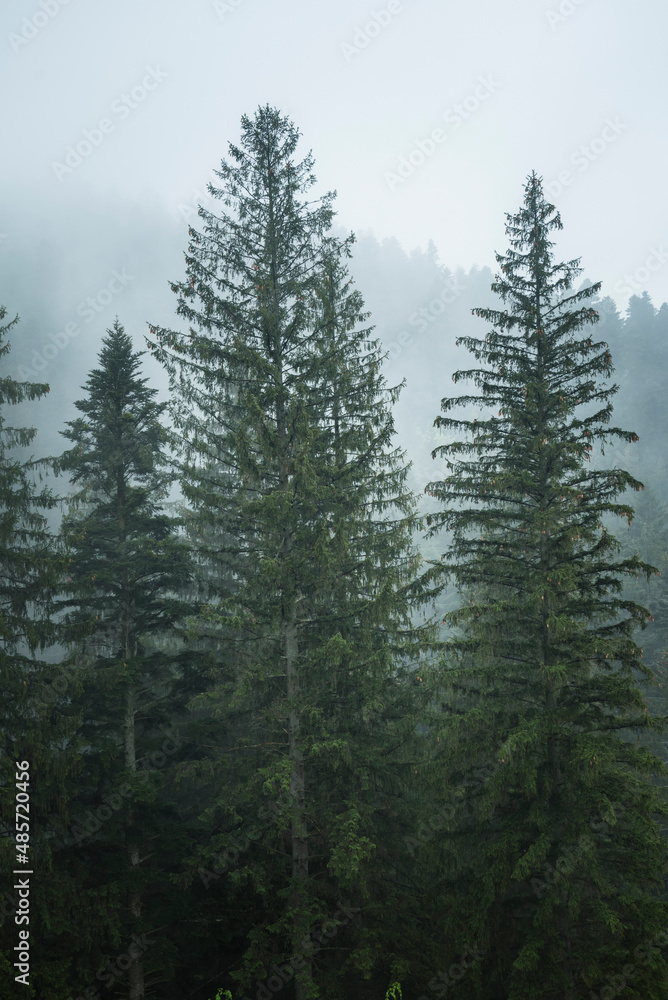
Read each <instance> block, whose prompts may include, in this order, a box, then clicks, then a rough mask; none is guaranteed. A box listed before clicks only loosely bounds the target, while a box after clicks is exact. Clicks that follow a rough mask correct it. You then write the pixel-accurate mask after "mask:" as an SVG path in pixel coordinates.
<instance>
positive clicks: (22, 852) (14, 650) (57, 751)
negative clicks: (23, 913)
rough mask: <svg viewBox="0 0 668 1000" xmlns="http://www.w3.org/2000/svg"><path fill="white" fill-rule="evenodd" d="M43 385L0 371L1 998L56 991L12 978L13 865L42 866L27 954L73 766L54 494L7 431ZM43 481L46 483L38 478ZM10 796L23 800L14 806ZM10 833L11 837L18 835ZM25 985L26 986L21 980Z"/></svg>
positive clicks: (45, 906) (47, 888)
mask: <svg viewBox="0 0 668 1000" xmlns="http://www.w3.org/2000/svg"><path fill="white" fill-rule="evenodd" d="M6 315H7V311H6V309H5V308H4V307H2V306H0V362H1V363H2V366H3V369H4V368H5V365H6V359H7V356H8V354H9V352H10V350H11V345H10V343H9V341H8V339H7V335H8V333H9V331H10V330H11V329H12V328H13V327H14V325H15V324H16V323H17V321H18V317H17V318H16V319H14V320H11V321H9V322H3V321H4V320H5V317H6ZM48 391H49V386H48V385H43V384H35V383H30V382H17V381H16V380H15V379H13V378H12V377H11V376H10V375H8V374H6V369H5V370H4V371H3V372H2V374H1V376H0V678H1V680H2V699H1V700H2V708H1V710H0V740H1V742H2V751H3V752H2V763H1V765H0V787H1V788H2V816H3V829H2V840H1V842H0V843H1V862H2V870H3V879H2V906H1V911H0V927H2V931H1V937H0V940H1V941H2V955H1V956H0V996H1V997H3V998H5V997H7V998H9V997H14V996H16V994H17V990H19V989H20V990H22V991H23V992H24V995H25V996H27V997H31V996H34V995H37V994H35V992H34V990H37V991H38V992H41V993H42V995H46V993H47V992H49V991H51V990H57V989H59V988H62V987H63V986H64V984H65V981H64V979H63V972H64V970H63V966H62V963H58V962H52V963H51V964H48V963H45V962H44V960H43V956H37V957H36V958H35V959H34V960H31V962H30V963H29V965H30V975H29V976H28V977H27V980H23V981H20V982H19V983H17V982H16V980H15V977H16V976H17V975H19V974H20V972H22V971H23V970H19V969H18V968H16V967H15V966H14V963H15V962H16V960H17V958H16V955H17V953H16V951H15V947H16V945H17V943H18V938H17V930H18V926H17V925H16V924H15V923H14V916H13V914H14V910H15V905H16V900H17V897H16V893H15V892H14V889H13V886H14V885H15V884H16V876H13V875H12V874H11V872H12V871H14V870H16V869H20V870H23V871H26V872H29V871H35V872H39V876H40V877H39V878H33V877H32V876H30V877H29V878H28V880H29V881H30V883H31V885H30V890H31V892H30V902H31V908H30V924H25V923H21V925H20V927H21V928H22V929H24V930H29V931H30V942H31V944H32V946H33V947H32V949H31V953H32V954H34V951H35V945H36V943H37V940H44V939H45V937H46V930H47V929H48V928H49V926H50V925H51V922H52V921H55V920H56V914H55V912H54V911H55V910H57V905H54V904H56V898H55V897H54V894H53V893H52V891H51V886H52V880H53V870H52V856H51V843H52V838H53V835H54V832H55V831H57V830H58V828H59V825H62V824H63V822H64V810H65V809H66V802H67V794H68V788H69V784H70V776H71V774H72V771H73V769H74V766H75V762H74V756H73V754H74V751H75V750H76V740H75V739H74V736H73V732H74V727H75V722H76V719H75V718H74V717H73V715H72V713H71V712H69V711H68V709H67V707H66V706H63V704H62V703H61V702H60V700H59V699H58V697H57V696H56V697H55V698H51V697H49V695H50V693H51V681H52V679H53V678H52V668H51V667H50V665H49V664H48V662H46V661H45V659H44V657H45V655H47V651H50V647H52V646H53V644H54V643H55V641H56V636H57V632H56V628H55V625H54V623H53V620H52V617H51V613H52V608H53V597H54V589H55V586H56V584H57V581H58V576H59V573H60V572H61V571H62V562H61V560H60V557H59V552H58V546H57V544H56V542H55V539H54V537H53V535H52V533H51V531H50V530H49V528H48V520H47V519H48V515H49V511H50V510H52V509H53V508H54V506H55V505H56V502H57V500H56V498H55V497H54V495H53V493H52V491H51V490H50V489H49V488H47V487H46V486H44V485H42V484H41V483H40V479H41V477H42V476H44V475H45V474H46V473H47V471H48V463H46V462H45V461H44V460H34V459H33V458H32V457H30V455H29V451H30V448H31V445H32V443H33V441H34V439H35V435H36V430H35V428H26V427H14V426H12V424H11V423H10V422H9V418H8V415H7V408H8V407H10V406H19V405H20V404H22V403H28V402H33V401H37V400H39V399H41V398H42V397H43V396H44V395H45V394H46V393H47V392H48ZM42 482H43V481H42ZM17 782H19V784H18V785H17ZM17 802H18V803H20V805H17ZM15 837H16V840H15ZM27 982H28V983H29V985H26V983H27Z"/></svg>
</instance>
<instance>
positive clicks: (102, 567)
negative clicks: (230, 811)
mask: <svg viewBox="0 0 668 1000" xmlns="http://www.w3.org/2000/svg"><path fill="white" fill-rule="evenodd" d="M99 362H100V367H99V368H97V369H95V370H94V371H92V372H91V373H90V376H89V378H88V381H87V382H86V385H85V386H84V390H85V392H86V396H85V398H83V399H81V400H78V401H77V403H76V404H75V405H76V407H77V409H78V410H79V412H80V413H81V414H82V415H81V416H80V417H78V418H77V419H76V420H74V421H72V422H70V423H69V424H68V425H67V430H66V431H64V432H63V433H64V435H65V437H67V438H68V439H69V440H70V441H71V442H72V444H73V447H72V448H71V449H70V450H69V451H67V452H66V453H65V454H64V455H63V456H62V458H61V459H60V467H61V469H62V470H64V471H66V472H68V473H69V475H70V480H71V483H72V484H73V486H75V487H76V493H75V494H74V495H73V497H72V498H71V499H70V504H69V510H68V513H67V515H66V516H65V518H64V521H63V525H62V531H61V537H62V541H63V544H64V546H65V547H66V553H67V571H66V572H67V575H66V577H65V578H64V580H63V581H62V584H61V589H62V596H61V599H60V602H59V607H60V613H61V620H60V627H61V630H62V634H63V640H64V641H65V642H66V643H67V644H68V645H69V646H70V648H71V655H70V656H69V657H68V659H67V660H66V661H65V663H64V664H63V667H62V669H63V670H64V672H65V673H66V675H67V676H69V677H72V678H73V679H75V681H76V683H77V684H78V686H79V689H80V693H79V694H78V695H77V699H76V700H77V704H78V706H79V709H80V713H81V726H80V740H81V742H82V743H83V757H82V763H81V775H80V778H79V782H78V790H77V795H76V798H75V800H74V802H73V803H72V822H71V825H70V829H69V837H68V839H67V840H66V841H65V843H64V845H63V846H62V847H61V851H60V855H59V860H60V863H61V865H62V869H63V870H64V871H65V872H67V874H68V875H69V877H70V879H71V880H72V883H73V884H74V885H76V886H77V887H78V892H77V893H76V896H75V895H73V896H72V898H71V903H70V905H71V913H70V920H71V924H70V928H69V937H68V934H63V935H62V937H61V940H60V941H59V946H60V948H61V949H62V950H63V951H64V952H65V953H67V952H68V950H69V953H70V954H71V956H72V959H73V964H72V972H71V976H72V978H71V983H72V987H73V988H74V982H76V981H78V982H79V983H80V988H81V989H84V988H85V987H86V986H88V985H89V984H90V983H91V982H95V981H96V975H97V972H98V970H99V969H100V968H104V967H105V966H106V964H107V962H108V961H109V960H110V959H111V960H113V959H114V957H115V956H116V955H118V954H124V953H129V954H130V955H131V957H132V959H133V961H132V962H131V964H130V966H129V968H128V969H127V971H121V972H120V973H119V974H118V976H113V977H112V982H113V983H114V984H115V985H116V987H117V986H118V985H120V982H127V983H128V986H127V987H126V989H127V990H128V996H129V997H130V1000H140V998H141V997H143V995H144V988H145V981H146V982H147V983H148V984H149V985H151V986H152V985H154V984H157V983H160V982H161V981H163V979H164V976H165V973H167V972H168V970H169V968H170V966H171V965H172V963H173V959H174V945H173V943H170V941H169V938H168V929H169V925H170V923H173V922H175V921H176V920H177V918H178V909H179V904H178V901H177V897H176V894H175V890H174V889H173V887H172V886H171V883H170V882H169V879H168V872H169V870H170V867H171V868H172V869H176V868H177V867H178V864H179V862H180V859H181V851H183V850H185V847H184V833H185V831H184V830H183V829H182V826H181V825H180V822H179V811H178V808H177V800H176V794H175V791H174V788H173V785H172V782H173V774H174V769H173V765H174V762H175V761H176V760H178V759H179V757H180V756H181V755H182V742H183V741H182V739H181V737H180V736H179V726H180V724H181V723H182V721H183V717H184V714H185V701H186V700H187V698H188V697H190V696H192V694H193V693H195V692H196V691H197V688H196V687H193V684H194V683H196V678H195V677H193V676H192V667H193V664H192V662H191V661H192V656H191V655H190V654H189V653H188V652H187V650H186V649H185V647H184V645H183V642H182V641H181V642H179V639H178V623H179V621H180V620H181V619H183V618H184V617H185V615H186V614H188V613H189V612H192V610H193V608H192V606H191V605H190V604H188V603H186V602H185V601H184V600H183V599H182V597H181V591H182V590H183V588H184V587H185V586H186V585H187V584H188V582H189V580H190V575H191V568H190V562H189V557H188V551H187V548H186V546H185V545H184V543H183V540H182V539H180V538H179V537H178V535H177V532H176V523H175V522H174V521H173V520H171V519H170V518H169V517H168V516H167V514H166V513H165V511H164V509H163V506H162V505H163V502H164V498H165V495H166V492H167V487H168V485H169V481H170V480H169V475H168V473H167V472H166V470H165V465H166V460H165V457H164V445H165V438H166V435H165V431H164V429H163V427H162V426H161V423H160V414H161V412H162V410H163V409H164V405H159V404H158V403H156V401H155V395H156V390H155V389H152V388H150V387H149V386H148V384H147V379H145V378H141V377H140V375H139V367H140V354H138V353H136V352H134V351H133V349H132V342H131V340H130V338H129V336H128V335H127V334H126V333H125V332H124V330H123V328H122V326H121V325H120V324H119V322H118V321H116V322H115V323H114V326H113V328H112V329H111V330H109V331H108V335H107V336H106V337H105V339H104V340H103V347H102V351H101V352H100V356H99ZM170 633H171V635H170ZM167 639H169V640H170V641H169V642H167ZM174 640H176V641H174ZM185 840H186V841H187V837H186V838H185ZM82 923H83V925H84V927H85V932H84V933H82V931H81V925H82ZM155 928H160V929H159V930H154V929H155ZM166 929H167V930H166ZM132 935H138V936H139V937H140V938H142V936H143V935H147V937H146V940H145V941H143V947H142V949H141V950H140V953H139V954H137V955H135V954H132V952H129V949H130V946H131V943H132ZM135 950H136V949H135ZM104 978H105V977H103V979H104Z"/></svg>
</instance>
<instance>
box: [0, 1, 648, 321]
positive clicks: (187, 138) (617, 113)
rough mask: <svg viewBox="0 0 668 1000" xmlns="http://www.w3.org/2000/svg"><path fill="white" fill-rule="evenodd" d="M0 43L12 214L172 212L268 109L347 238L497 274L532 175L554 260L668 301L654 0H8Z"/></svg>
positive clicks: (622, 296)
mask: <svg viewBox="0 0 668 1000" xmlns="http://www.w3.org/2000/svg"><path fill="white" fill-rule="evenodd" d="M0 45H2V49H1V51H2V61H1V65H2V69H1V74H0V93H1V94H2V133H1V134H2V148H3V154H4V155H3V156H2V160H1V163H0V171H1V173H2V191H3V195H4V198H3V200H4V199H8V200H9V201H10V202H11V203H13V204H14V205H15V206H17V205H18V207H19V208H22V212H23V213H25V217H26V220H27V219H28V218H29V217H32V218H33V219H34V216H35V214H38V215H40V216H41V217H43V218H45V222H46V220H47V218H48V215H49V212H50V211H52V210H53V211H54V212H55V211H57V206H58V204H59V203H60V204H61V205H62V204H65V203H67V204H68V205H72V204H74V205H76V199H77V196H78V194H79V193H81V195H82V196H83V194H84V193H86V194H87V195H89V194H90V193H91V192H93V193H94V194H95V196H98V195H99V196H102V197H103V198H104V199H105V200H109V199H110V198H111V199H112V200H113V197H115V196H116V195H121V196H130V197H139V198H149V197H150V198H151V200H156V201H158V202H159V203H160V204H161V205H162V207H163V208H164V210H165V212H168V213H172V214H175V213H178V210H179V205H182V204H184V203H186V204H187V203H189V202H193V199H194V200H195V201H197V195H196V193H195V192H196V191H197V190H198V189H199V190H202V191H203V190H204V184H205V183H206V181H207V180H208V179H209V177H210V175H211V170H212V168H214V167H215V166H217V165H218V163H219V161H220V158H221V156H223V155H225V154H226V149H227V142H228V141H229V140H232V141H237V140H238V137H239V131H240V129H239V119H240V117H241V115H242V114H243V113H248V114H251V115H252V114H253V112H254V110H255V109H256V107H257V105H258V104H260V103H262V104H264V103H267V102H268V103H270V104H273V105H275V106H277V107H279V108H280V109H281V110H282V111H284V112H285V113H287V114H289V115H290V116H291V117H292V118H293V120H294V121H295V122H296V123H297V125H298V127H299V128H300V130H301V132H302V134H303V137H304V139H303V142H304V150H306V149H308V148H311V149H312V150H313V153H314V156H315V159H316V173H317V176H318V180H319V182H320V184H321V187H322V189H323V190H324V189H329V188H336V189H337V191H338V199H337V205H338V212H339V221H340V222H341V223H342V224H343V225H344V226H345V227H347V228H349V229H353V230H355V231H356V232H358V233H360V232H363V231H365V230H372V231H373V232H374V233H375V234H376V236H377V237H379V238H381V239H382V238H384V237H387V236H396V237H397V238H398V239H399V240H400V241H401V243H402V245H403V246H404V248H405V249H406V250H410V249H412V248H413V247H416V246H420V247H425V246H426V244H427V241H428V240H429V239H430V238H431V239H433V241H434V242H435V244H436V246H437V248H438V251H439V256H440V259H441V261H442V262H443V263H444V264H447V265H449V266H457V265H461V266H464V267H469V266H470V265H471V264H473V263H478V264H481V265H482V264H488V265H491V266H494V258H493V251H494V250H495V249H496V250H505V247H506V244H505V238H504V228H503V222H504V218H503V214H504V212H506V211H514V210H516V208H517V207H518V206H519V203H520V201H521V196H522V184H523V182H524V179H525V176H526V175H527V173H529V172H530V171H531V170H532V169H535V170H537V171H538V172H539V173H540V174H542V175H543V177H544V179H545V182H546V184H547V185H548V192H550V194H551V196H552V200H553V201H554V202H555V204H556V205H557V206H558V208H559V209H560V211H561V213H562V219H563V222H564V227H565V228H564V233H563V236H562V239H561V240H560V243H559V249H560V254H561V256H563V257H567V256H582V258H583V265H584V267H585V271H586V275H587V277H590V278H591V279H592V280H597V279H602V280H603V281H604V283H605V284H604V289H603V291H604V293H605V292H607V293H608V294H611V295H613V297H614V298H615V299H616V300H617V301H618V303H619V304H621V305H623V304H624V303H625V300H626V299H628V295H629V294H630V292H631V290H633V291H639V290H644V289H647V290H648V291H649V292H650V294H651V295H652V298H653V299H654V301H655V304H657V305H658V304H660V303H661V302H662V301H664V300H665V299H667V298H668V257H666V254H665V253H664V251H665V250H666V249H668V199H666V197H665V190H666V178H665V172H666V164H667V163H668V150H667V148H666V146H667V144H668V129H667V128H666V125H667V112H666V108H667V106H668V105H667V101H666V84H665V72H666V65H668V58H667V56H668V52H667V48H668V8H667V7H666V5H665V4H663V3H662V2H660V0H638V2H636V3H634V4H630V3H628V2H625V0H624V2H623V0H511V2H507V3H499V2H498V0H477V2H476V0H468V2H463V0H460V2H457V3H447V2H445V3H444V2H442V0H390V2H387V0H378V2H377V3H367V2H359V0H337V2H336V3H322V2H321V3H316V2H313V0H311V2H308V3H307V2H306V0H282V2H276V0H274V2H269V0H215V2H214V0H114V2H106V3H105V2H101V0H67V2H63V0H40V2H38V0H3V3H2V7H1V9H0ZM124 95H125V96H124ZM105 119H106V129H107V131H104V130H100V123H101V122H102V121H103V120H105ZM84 130H88V131H89V133H90V135H89V137H88V140H86V137H85V133H84ZM95 130H98V131H95ZM91 135H92V138H93V140H98V144H97V145H94V146H93V147H92V148H91V147H90V146H88V147H87V145H86V143H85V142H84V144H83V145H82V146H80V150H83V151H84V154H86V150H87V149H90V152H89V153H87V154H86V155H84V156H83V157H82V158H81V162H80V163H78V164H77V162H76V158H75V157H73V156H72V155H70V158H69V163H70V164H74V166H73V167H68V164H67V162H66V155H67V147H68V146H72V147H74V148H75V149H76V146H77V144H78V143H81V142H82V140H86V141H89V140H90V138H91ZM59 164H63V165H64V167H65V168H66V169H61V167H59ZM560 178H561V179H560ZM550 185H551V186H550ZM13 218H14V216H13ZM2 222H3V220H2V216H1V215H0V233H2V234H3V236H2V237H1V238H0V241H1V242H2V243H4V244H6V250H8V251H9V250H10V248H11V236H12V234H11V233H8V232H7V231H6V229H7V227H6V226H5V227H4V229H3V225H2ZM74 228H75V226H74V223H73V230H74ZM100 238H101V240H102V239H103V234H100ZM63 239H64V240H66V239H67V233H64V234H63ZM95 252H96V248H95V247H91V248H90V253H91V254H95ZM625 276H629V277H630V278H631V282H632V285H631V286H629V281H628V279H626V278H625Z"/></svg>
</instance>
